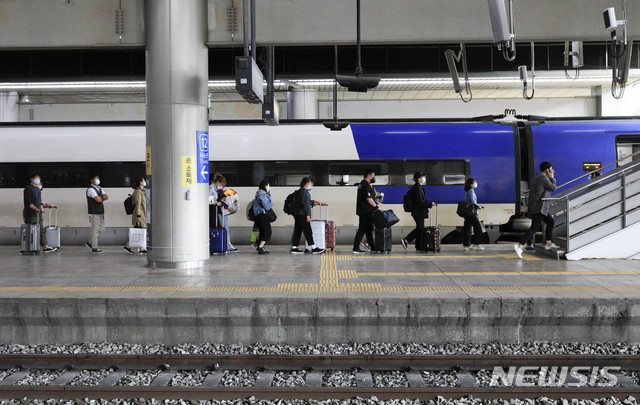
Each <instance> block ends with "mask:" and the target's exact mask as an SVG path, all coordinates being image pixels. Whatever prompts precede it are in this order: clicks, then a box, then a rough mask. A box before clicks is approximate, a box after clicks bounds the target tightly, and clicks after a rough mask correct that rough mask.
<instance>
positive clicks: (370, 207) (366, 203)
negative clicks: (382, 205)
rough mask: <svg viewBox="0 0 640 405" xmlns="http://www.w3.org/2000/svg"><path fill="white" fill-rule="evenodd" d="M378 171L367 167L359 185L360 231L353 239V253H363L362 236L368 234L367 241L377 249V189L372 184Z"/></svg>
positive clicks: (357, 205) (373, 248)
mask: <svg viewBox="0 0 640 405" xmlns="http://www.w3.org/2000/svg"><path fill="white" fill-rule="evenodd" d="M375 178H376V173H375V171H374V170H373V169H367V170H365V172H364V179H363V180H362V181H361V182H360V184H359V185H358V198H357V202H356V215H358V218H359V221H358V232H357V233H356V238H355V239H354V241H353V250H352V252H351V253H353V254H363V253H365V251H364V250H362V249H360V241H361V240H362V237H363V236H365V235H367V241H368V242H369V245H370V246H371V250H372V251H375V250H376V249H375V240H374V239H373V213H374V212H376V210H377V209H378V204H377V203H376V201H375V197H376V190H375V189H374V188H373V186H372V185H371V184H372V183H375V181H376V180H375Z"/></svg>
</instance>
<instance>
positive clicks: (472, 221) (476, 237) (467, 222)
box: [462, 214, 482, 246]
mask: <svg viewBox="0 0 640 405" xmlns="http://www.w3.org/2000/svg"><path fill="white" fill-rule="evenodd" d="M471 228H473V243H474V244H475V245H479V244H480V241H481V240H482V226H480V220H479V219H478V216H477V215H476V214H471V215H468V216H466V217H465V218H464V227H463V228H462V245H463V246H471Z"/></svg>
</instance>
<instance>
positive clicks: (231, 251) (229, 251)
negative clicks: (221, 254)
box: [227, 248, 240, 253]
mask: <svg viewBox="0 0 640 405" xmlns="http://www.w3.org/2000/svg"><path fill="white" fill-rule="evenodd" d="M238 250H240V249H238V248H233V249H229V250H227V253H235V252H237V251H238Z"/></svg>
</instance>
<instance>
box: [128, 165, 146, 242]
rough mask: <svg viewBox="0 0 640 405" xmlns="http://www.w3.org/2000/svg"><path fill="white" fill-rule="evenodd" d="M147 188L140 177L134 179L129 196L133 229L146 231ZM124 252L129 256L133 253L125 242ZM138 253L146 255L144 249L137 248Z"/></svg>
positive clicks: (144, 181)
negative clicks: (131, 192) (131, 205)
mask: <svg viewBox="0 0 640 405" xmlns="http://www.w3.org/2000/svg"><path fill="white" fill-rule="evenodd" d="M145 187H147V181H146V180H145V179H144V177H142V176H138V177H136V178H135V180H134V183H133V194H131V202H132V203H133V214H131V225H132V226H133V227H134V228H143V229H147V194H146V192H145ZM124 250H126V251H127V253H129V254H133V251H132V250H131V248H130V247H129V242H127V244H126V246H125V247H124ZM138 253H140V254H145V253H147V250H146V249H143V248H139V249H138Z"/></svg>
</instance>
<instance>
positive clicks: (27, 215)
mask: <svg viewBox="0 0 640 405" xmlns="http://www.w3.org/2000/svg"><path fill="white" fill-rule="evenodd" d="M29 179H30V180H31V182H30V183H29V184H28V185H27V187H25V188H24V210H23V215H24V223H25V224H31V225H36V224H38V223H39V224H40V246H41V247H42V251H43V252H44V253H51V252H55V251H56V250H58V248H52V247H49V246H48V245H47V232H46V229H45V227H44V214H43V212H42V207H43V206H46V205H47V204H46V203H45V202H44V201H42V193H41V191H40V190H41V189H42V184H41V179H40V175H39V174H37V173H34V174H32V175H31V176H29ZM38 216H40V218H39V219H38Z"/></svg>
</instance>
